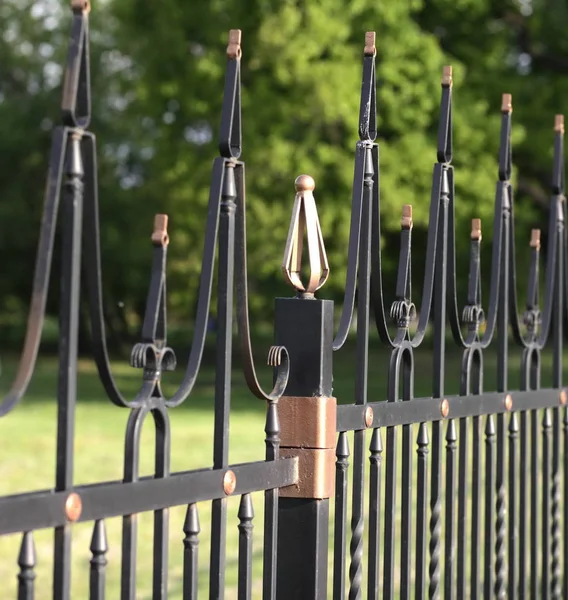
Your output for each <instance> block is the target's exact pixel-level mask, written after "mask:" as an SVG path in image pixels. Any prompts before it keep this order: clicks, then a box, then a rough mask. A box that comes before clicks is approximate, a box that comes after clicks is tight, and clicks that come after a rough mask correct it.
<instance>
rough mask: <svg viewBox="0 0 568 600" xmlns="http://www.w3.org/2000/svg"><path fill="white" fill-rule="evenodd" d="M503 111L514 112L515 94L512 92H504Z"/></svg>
mask: <svg viewBox="0 0 568 600" xmlns="http://www.w3.org/2000/svg"><path fill="white" fill-rule="evenodd" d="M501 112H504V113H507V112H508V113H510V112H513V96H512V95H511V94H503V96H502V98H501Z"/></svg>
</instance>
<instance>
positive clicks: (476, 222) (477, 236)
mask: <svg viewBox="0 0 568 600" xmlns="http://www.w3.org/2000/svg"><path fill="white" fill-rule="evenodd" d="M471 239H472V240H477V241H479V242H480V241H481V219H472V220H471Z"/></svg>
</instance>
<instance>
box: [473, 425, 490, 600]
mask: <svg viewBox="0 0 568 600" xmlns="http://www.w3.org/2000/svg"><path fill="white" fill-rule="evenodd" d="M471 429H472V462H471V545H470V548H471V600H477V598H479V595H480V593H481V588H480V581H481V555H480V552H476V548H481V503H482V498H481V418H480V417H473V419H472V420H471ZM486 547H487V546H486Z"/></svg>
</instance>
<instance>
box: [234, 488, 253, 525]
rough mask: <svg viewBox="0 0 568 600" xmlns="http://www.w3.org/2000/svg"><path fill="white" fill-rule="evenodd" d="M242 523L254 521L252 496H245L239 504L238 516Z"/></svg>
mask: <svg viewBox="0 0 568 600" xmlns="http://www.w3.org/2000/svg"><path fill="white" fill-rule="evenodd" d="M237 516H238V518H239V520H240V521H252V520H253V519H254V508H253V506H252V498H251V495H250V494H243V495H242V496H241V501H240V503H239V512H238V514H237Z"/></svg>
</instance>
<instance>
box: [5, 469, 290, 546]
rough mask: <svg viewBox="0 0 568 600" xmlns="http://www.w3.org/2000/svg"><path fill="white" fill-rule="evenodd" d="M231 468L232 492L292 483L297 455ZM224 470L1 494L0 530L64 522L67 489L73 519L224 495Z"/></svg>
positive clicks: (29, 527) (63, 523)
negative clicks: (76, 512)
mask: <svg viewBox="0 0 568 600" xmlns="http://www.w3.org/2000/svg"><path fill="white" fill-rule="evenodd" d="M229 470H230V471H232V472H233V473H234V476H235V479H236V486H235V488H234V490H233V492H232V494H231V495H235V496H240V495H242V494H247V493H249V492H260V491H264V490H270V489H275V488H282V487H285V486H288V485H292V484H294V483H296V481H297V479H298V459H297V458H283V459H280V460H276V461H268V462H265V461H258V462H250V463H244V464H240V465H232V466H231V467H229ZM226 473H227V469H203V470H196V471H181V472H178V473H172V474H171V475H170V476H168V477H164V478H154V477H142V478H140V480H139V481H134V482H131V483H126V482H122V481H108V482H105V483H96V484H92V485H84V486H77V487H76V488H74V489H73V490H72V491H71V492H69V491H64V492H54V491H53V490H43V491H40V492H35V493H27V494H18V495H14V496H6V497H4V498H2V499H0V535H5V534H8V533H17V532H20V531H33V530H36V529H46V528H49V527H60V526H62V525H66V524H68V523H69V519H68V517H67V514H66V513H67V512H68V511H66V502H67V500H68V498H69V496H70V494H77V495H78V496H79V498H80V502H81V504H82V509H81V514H80V516H79V517H78V518H77V522H83V521H96V520H97V519H102V518H109V517H118V516H123V515H130V514H136V513H141V512H147V511H153V510H159V509H162V508H169V507H174V506H181V505H187V504H193V503H194V502H202V501H206V500H216V499H219V498H225V497H226V496H227V494H226V493H225V491H224V489H223V480H224V477H225V475H226Z"/></svg>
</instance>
